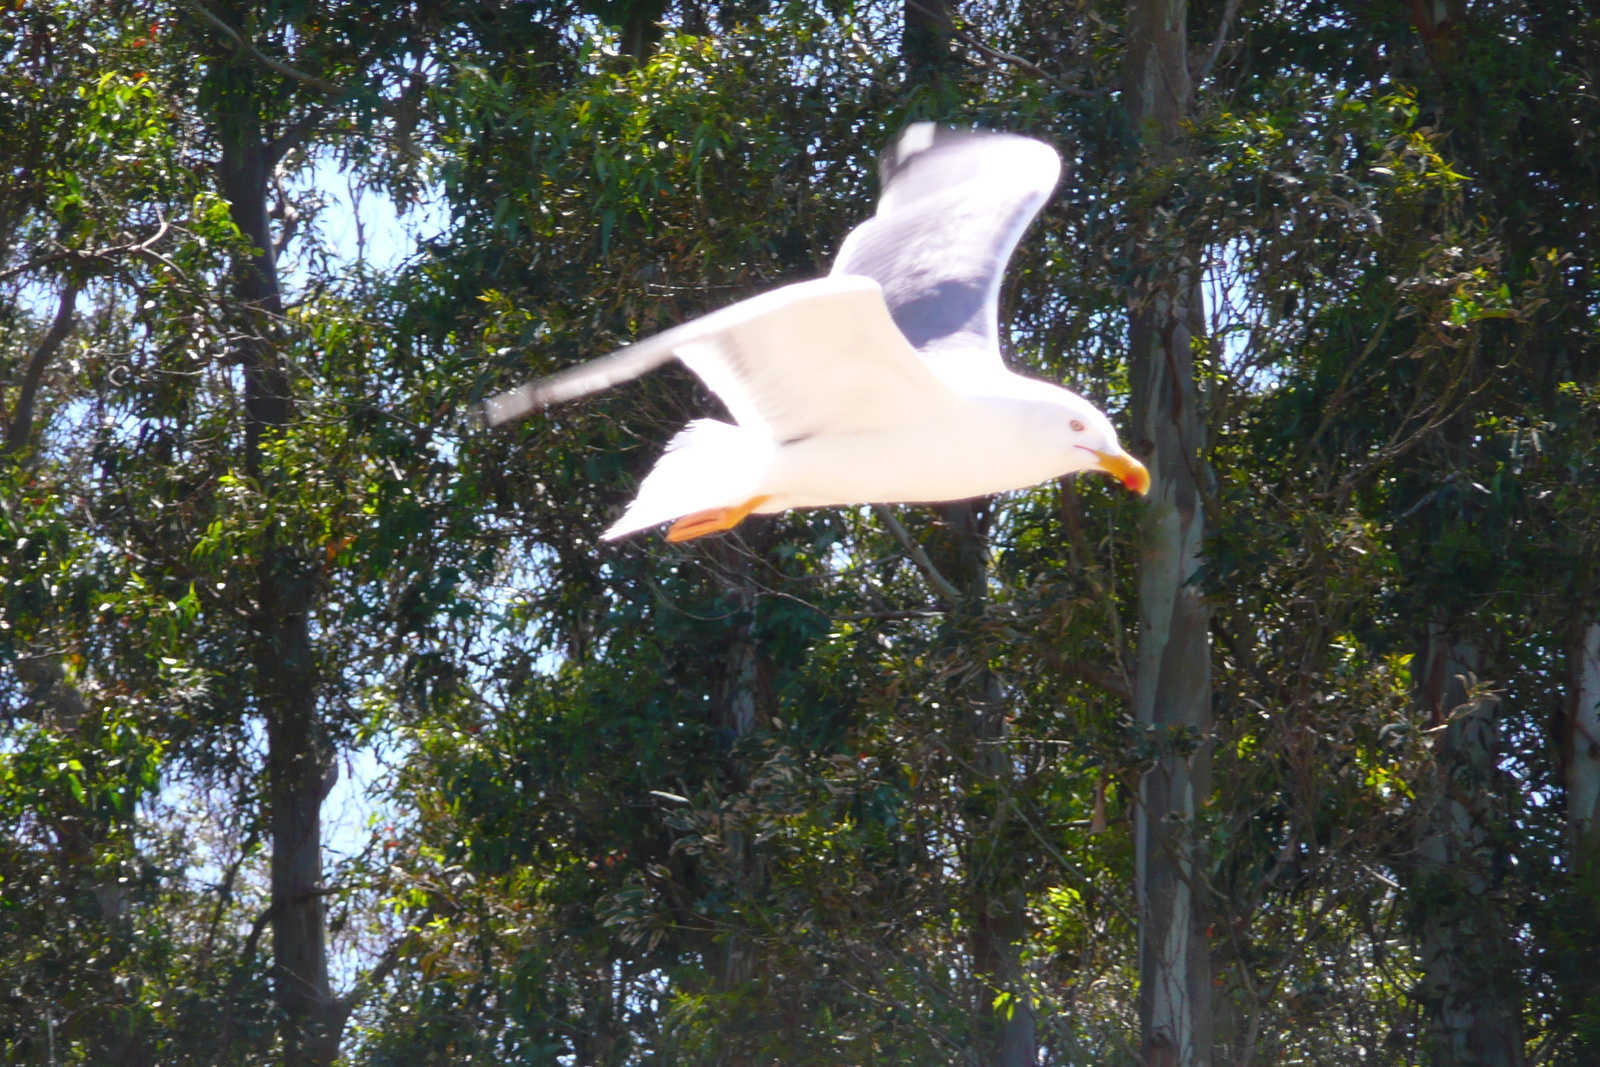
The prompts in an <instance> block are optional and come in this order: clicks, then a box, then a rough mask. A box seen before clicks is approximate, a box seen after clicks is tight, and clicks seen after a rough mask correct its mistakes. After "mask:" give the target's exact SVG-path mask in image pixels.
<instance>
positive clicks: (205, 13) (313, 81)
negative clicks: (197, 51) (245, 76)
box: [185, 0, 344, 96]
mask: <svg viewBox="0 0 1600 1067" xmlns="http://www.w3.org/2000/svg"><path fill="white" fill-rule="evenodd" d="M185 2H186V3H187V4H188V5H189V7H190V8H192V9H193V10H194V13H195V14H197V15H199V16H200V17H201V18H203V19H205V20H206V22H208V23H210V24H211V25H212V26H214V27H216V28H217V29H218V30H220V31H221V32H222V35H223V36H224V37H226V38H228V39H229V40H230V41H232V42H233V43H234V45H235V46H236V47H238V48H240V49H242V50H243V51H244V52H246V53H247V54H248V55H249V56H250V58H251V59H254V60H255V61H256V62H257V63H260V64H261V65H262V66H264V67H268V68H270V69H272V70H275V71H277V72H278V73H279V74H282V75H283V76H284V77H285V78H293V79H294V80H295V81H297V82H300V83H301V84H303V85H309V86H311V88H313V89H316V90H318V91H320V92H324V93H327V94H328V95H329V96H343V95H344V87H343V86H340V85H335V84H334V83H333V82H331V81H328V80H327V79H325V78H319V77H317V76H316V75H315V74H307V73H306V72H305V71H303V70H295V69H294V68H293V67H291V66H289V64H287V63H284V62H282V61H280V60H276V59H273V58H272V57H271V56H269V55H264V54H262V53H261V52H260V51H259V50H258V49H257V48H256V47H255V45H253V44H251V43H250V42H249V41H247V40H245V39H244V37H242V36H241V35H240V33H239V31H238V30H236V29H234V28H233V27H232V26H230V25H228V24H227V23H226V22H224V21H222V19H220V18H218V17H217V16H216V15H214V14H212V13H211V11H210V9H209V8H207V7H206V6H205V5H204V4H202V3H200V0H185Z"/></svg>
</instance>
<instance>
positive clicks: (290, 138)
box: [267, 107, 328, 167]
mask: <svg viewBox="0 0 1600 1067" xmlns="http://www.w3.org/2000/svg"><path fill="white" fill-rule="evenodd" d="M327 114H328V109H327V108H325V107H314V108H312V109H311V110H310V111H308V112H306V113H305V114H304V115H302V116H300V117H299V118H298V119H296V120H295V121H294V122H293V123H292V124H290V126H289V128H288V129H286V130H284V131H283V132H282V133H280V134H278V136H276V137H274V138H273V139H272V140H271V141H269V142H268V143H267V166H269V167H276V166H277V165H278V164H279V163H280V162H282V161H283V157H284V156H286V155H288V154H289V153H290V152H292V151H294V150H295V149H296V148H298V147H299V146H300V144H301V142H303V141H304V140H305V139H306V138H307V137H308V136H310V134H311V131H312V130H314V129H316V128H317V123H319V122H321V121H322V120H323V119H324V118H326V117H327Z"/></svg>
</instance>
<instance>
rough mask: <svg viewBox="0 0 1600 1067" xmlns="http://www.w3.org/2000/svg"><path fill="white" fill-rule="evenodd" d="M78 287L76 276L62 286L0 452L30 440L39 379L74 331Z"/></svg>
mask: <svg viewBox="0 0 1600 1067" xmlns="http://www.w3.org/2000/svg"><path fill="white" fill-rule="evenodd" d="M79 289H80V284H79V283H78V281H77V280H76V279H69V280H68V281H67V282H66V283H65V284H64V285H63V286H62V288H61V303H60V306H58V307H57V308H56V318H55V321H54V322H52V323H51V324H50V329H49V330H47V331H45V335H44V337H43V338H41V339H40V341H39V346H38V347H37V348H35V349H34V350H33V355H32V356H30V357H29V359H28V366H27V368H26V369H25V370H24V371H23V373H22V388H21V391H20V392H19V393H18V394H17V406H16V408H15V409H14V410H13V411H12V413H11V421H10V422H9V423H8V424H7V425H6V439H5V444H4V445H3V446H0V455H10V454H11V453H13V452H15V451H17V450H18V449H19V448H21V447H22V446H23V445H25V444H27V443H28V438H29V437H30V436H32V434H33V403H34V400H35V399H36V398H37V396H38V394H39V383H40V382H41V381H43V380H44V371H45V368H46V367H48V366H49V365H50V361H51V360H52V359H54V358H55V356H56V351H57V350H58V349H59V348H60V347H61V343H62V342H63V341H65V340H66V339H67V335H68V334H69V333H71V332H72V312H73V309H74V307H75V306H76V305H77V303H78V291H79Z"/></svg>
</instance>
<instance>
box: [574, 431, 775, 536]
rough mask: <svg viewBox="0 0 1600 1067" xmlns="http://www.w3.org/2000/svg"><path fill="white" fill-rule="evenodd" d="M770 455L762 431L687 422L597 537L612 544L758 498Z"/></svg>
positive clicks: (769, 445) (771, 449)
mask: <svg viewBox="0 0 1600 1067" xmlns="http://www.w3.org/2000/svg"><path fill="white" fill-rule="evenodd" d="M772 452H773V445H772V442H771V441H770V440H769V439H768V438H767V436H766V435H765V434H763V433H758V432H755V431H752V430H748V429H745V428H744V427H742V426H735V425H733V424H731V423H727V422H719V421H717V420H716V419H698V420H696V421H694V422H691V423H690V424H689V425H688V426H686V427H684V428H683V430H682V431H681V432H680V433H679V434H678V436H676V437H674V438H673V439H672V443H671V444H669V445H667V451H666V453H665V454H664V455H662V457H661V458H660V459H659V460H657V461H656V465H655V468H654V469H653V470H651V472H650V474H649V476H648V477H646V478H645V480H644V482H643V483H641V484H640V486H639V495H638V496H636V497H635V498H634V500H633V503H632V504H629V505H628V510H627V511H625V512H623V515H622V518H620V519H618V520H617V521H616V524H615V525H613V526H612V527H611V529H609V530H607V531H606V532H605V533H604V534H603V535H602V536H603V537H604V539H605V540H607V541H615V540H617V539H618V538H621V537H626V536H628V535H629V534H631V533H637V532H638V531H640V530H647V529H649V528H650V527H652V526H657V525H660V524H661V523H663V522H668V521H670V520H672V519H676V518H678V517H680V516H683V515H687V514H689V513H690V512H695V511H705V510H709V509H711V508H720V507H732V506H736V505H738V504H739V503H741V502H742V501H745V500H748V499H750V498H751V497H753V496H756V495H757V494H758V491H759V489H760V484H761V475H762V474H763V472H765V470H766V467H767V463H768V461H769V460H770V459H771V457H772Z"/></svg>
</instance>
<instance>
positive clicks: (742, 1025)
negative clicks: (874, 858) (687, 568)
mask: <svg viewBox="0 0 1600 1067" xmlns="http://www.w3.org/2000/svg"><path fill="white" fill-rule="evenodd" d="M769 529H770V524H769V523H767V522H765V521H763V520H760V519H756V520H753V521H751V522H749V523H747V524H746V527H745V529H744V530H743V537H744V538H745V541H746V544H745V545H742V546H741V545H738V544H736V543H734V542H732V541H731V540H727V541H721V542H714V543H713V544H712V545H710V546H708V552H710V553H711V554H712V559H713V561H714V563H715V565H716V567H717V569H718V570H719V571H720V572H721V577H722V580H723V582H724V583H725V589H726V594H727V597H728V600H729V604H728V610H729V612H730V619H729V622H730V628H729V634H728V643H727V648H726V653H725V658H724V660H723V672H724V673H723V675H722V679H721V681H720V683H719V685H718V686H717V690H716V692H715V693H714V694H713V701H712V709H713V713H714V716H715V718H714V720H713V722H714V725H715V726H716V728H717V730H718V732H719V733H720V734H721V735H722V736H723V737H725V738H726V739H727V741H728V743H729V744H730V746H732V747H733V749H734V752H733V754H732V757H731V760H732V762H731V764H730V770H731V777H732V778H733V780H734V782H735V783H736V786H735V787H736V788H738V789H741V790H743V789H747V788H748V786H749V782H750V779H751V773H750V771H751V768H750V766H749V764H748V763H746V762H745V761H744V757H743V755H742V754H741V753H740V752H739V751H738V749H739V745H740V742H741V741H743V740H744V739H745V738H746V737H748V736H749V735H750V734H751V733H754V732H755V731H757V730H763V729H767V728H768V727H769V726H770V724H771V722H772V716H773V714H774V712H775V706H774V705H775V702H776V695H775V693H774V691H773V678H772V664H771V662H770V660H769V659H768V658H767V656H766V655H765V653H764V652H763V650H762V648H761V643H760V640H759V635H758V634H757V632H756V619H755V613H756V607H757V603H758V599H759V596H758V590H757V586H756V582H755V581H754V580H753V578H752V576H751V568H752V566H753V560H752V558H751V553H752V552H754V554H755V555H756V556H758V557H759V555H760V554H761V552H762V551H763V548H764V544H763V542H764V541H765V540H766V535H767V534H768V533H769ZM725 841H726V844H727V849H728V856H729V860H730V862H731V864H732V865H733V871H732V875H733V882H734V884H733V886H732V887H731V889H732V892H733V895H734V898H735V899H736V900H738V901H740V902H744V903H754V902H756V901H758V900H759V899H760V897H761V895H762V893H763V889H764V882H765V879H766V873H765V870H764V869H763V867H762V864H761V858H760V855H759V854H758V852H757V850H756V847H755V843H754V842H753V841H752V840H751V839H750V837H749V836H748V835H747V834H745V832H744V831H743V830H740V829H734V828H730V829H728V830H727V831H726V834H725ZM735 921H736V922H737V921H738V920H735ZM758 951H759V946H758V944H757V943H756V941H755V940H754V939H753V938H751V937H749V936H748V935H747V934H746V933H745V932H744V930H743V929H741V928H740V927H738V926H734V928H732V929H729V930H726V931H725V932H723V934H722V935H721V936H720V937H719V938H718V939H717V940H716V941H715V942H714V943H713V945H712V946H711V951H710V952H709V953H708V959H707V963H708V969H709V970H710V971H711V973H712V975H713V980H714V981H715V983H716V988H717V989H718V990H720V991H722V992H725V993H728V994H730V995H732V996H733V997H734V998H735V1000H734V1003H740V1002H742V1000H743V998H742V997H740V996H739V990H740V988H741V987H743V986H745V985H746V984H747V983H750V982H753V981H756V980H757V979H758V978H765V977H766V976H765V975H762V974H761V972H760V970H759V964H760V959H759V957H758V955H757V953H758ZM724 1021H725V1027H724V1033H723V1035H722V1038H723V1040H722V1042H721V1046H720V1048H719V1050H718V1054H717V1059H716V1062H717V1064H718V1065H719V1067H746V1065H751V1064H754V1063H756V1062H758V1061H757V1060H756V1059H755V1058H754V1056H753V1055H752V1047H751V1046H752V1044H753V1043H759V1041H756V1042H753V1041H752V1039H751V1038H752V1031H753V1030H755V1029H758V1028H764V1027H765V1026H766V1025H767V1024H768V1023H769V1022H770V1020H768V1019H763V1018H752V1017H750V1016H749V1015H747V1014H744V1013H740V1014H739V1016H737V1017H735V1016H733V1015H728V1016H725V1017H724Z"/></svg>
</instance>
